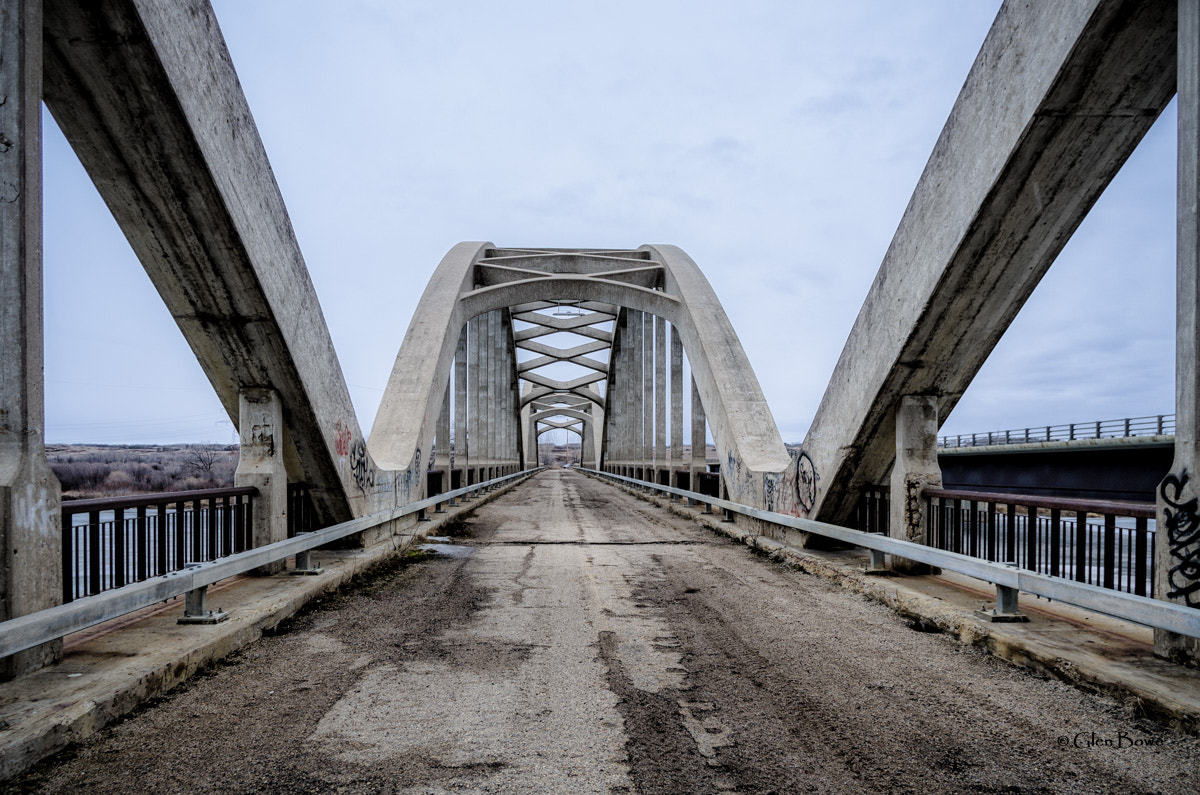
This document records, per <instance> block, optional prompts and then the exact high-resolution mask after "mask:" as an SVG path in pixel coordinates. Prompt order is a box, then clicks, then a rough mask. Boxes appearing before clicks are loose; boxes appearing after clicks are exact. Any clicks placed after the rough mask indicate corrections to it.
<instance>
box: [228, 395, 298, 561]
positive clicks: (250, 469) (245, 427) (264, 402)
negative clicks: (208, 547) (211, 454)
mask: <svg viewBox="0 0 1200 795" xmlns="http://www.w3.org/2000/svg"><path fill="white" fill-rule="evenodd" d="M238 414H239V416H238V436H239V444H240V447H239V452H238V465H237V471H236V472H235V473H234V476H233V482H234V484H235V485H238V486H253V487H254V488H256V489H258V496H256V497H255V498H254V526H253V528H251V534H252V538H251V543H253V544H254V546H255V547H256V548H257V547H261V546H266V545H267V544H273V543H275V542H276V541H283V540H285V539H286V538H287V504H288V499H287V497H288V478H287V468H286V467H285V466H284V462H283V451H284V450H285V449H286V447H287V438H286V431H285V429H284V424H283V402H282V401H281V400H280V399H279V394H278V393H277V392H275V390H274V389H270V388H267V387H249V388H246V389H242V390H241V392H239V393H238ZM282 570H283V562H282V561H278V562H276V563H271V564H268V565H266V566H262V567H260V568H258V569H256V570H255V571H254V573H255V574H274V573H275V572H278V571H282Z"/></svg>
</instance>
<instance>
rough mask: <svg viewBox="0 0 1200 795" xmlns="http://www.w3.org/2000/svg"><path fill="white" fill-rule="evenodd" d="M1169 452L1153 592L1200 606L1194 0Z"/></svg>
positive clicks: (1182, 72) (1181, 56)
mask: <svg viewBox="0 0 1200 795" xmlns="http://www.w3.org/2000/svg"><path fill="white" fill-rule="evenodd" d="M1178 61H1179V72H1178V78H1177V79H1178V89H1179V131H1178V135H1179V150H1178V151H1179V155H1178V157H1179V161H1178V165H1177V168H1178V181H1177V190H1178V194H1177V197H1176V230H1177V231H1176V236H1175V237H1176V246H1177V248H1176V255H1175V256H1176V275H1175V460H1174V462H1173V463H1172V464H1171V472H1170V474H1168V475H1167V476H1166V477H1165V478H1164V479H1163V481H1162V483H1161V484H1159V487H1158V517H1157V527H1158V538H1157V543H1156V545H1155V546H1156V551H1155V560H1154V595H1155V597H1157V598H1159V599H1165V600H1168V601H1171V602H1175V603H1177V604H1182V605H1188V606H1190V607H1200V511H1198V510H1197V507H1196V506H1197V500H1200V429H1198V428H1197V424H1198V423H1200V384H1198V383H1197V378H1198V375H1200V206H1198V205H1200V5H1198V4H1197V3H1195V2H1194V0H1179V49H1178ZM1154 653H1155V654H1157V655H1159V656H1161V657H1166V658H1168V659H1172V660H1179V661H1181V662H1183V661H1191V662H1196V661H1198V660H1200V640H1197V639H1195V638H1189V637H1187V636H1185V635H1178V634H1176V633H1174V632H1167V631H1165V630H1161V629H1156V630H1155V631H1154Z"/></svg>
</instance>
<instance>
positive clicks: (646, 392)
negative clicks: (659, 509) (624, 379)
mask: <svg viewBox="0 0 1200 795" xmlns="http://www.w3.org/2000/svg"><path fill="white" fill-rule="evenodd" d="M654 320H655V318H654V315H652V314H650V313H649V312H643V313H642V383H641V387H642V446H641V449H640V450H639V451H638V459H639V460H640V461H641V463H642V477H643V478H645V479H646V480H649V479H650V478H649V477H648V476H647V475H646V473H647V471H648V470H649V469H650V467H651V466H652V465H653V463H654Z"/></svg>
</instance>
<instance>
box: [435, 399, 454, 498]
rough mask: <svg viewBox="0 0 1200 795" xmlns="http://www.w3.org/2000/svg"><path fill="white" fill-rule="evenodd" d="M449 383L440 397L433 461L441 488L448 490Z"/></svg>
mask: <svg viewBox="0 0 1200 795" xmlns="http://www.w3.org/2000/svg"><path fill="white" fill-rule="evenodd" d="M450 390H451V384H450V382H449V381H447V382H446V389H445V390H444V395H445V396H444V397H443V398H442V412H441V414H439V415H438V426H437V442H436V447H435V448H434V449H435V450H437V459H436V460H435V461H434V462H433V468H434V469H436V470H438V471H439V472H441V473H442V490H443V491H449V490H450V400H451V394H452V393H451V391H450Z"/></svg>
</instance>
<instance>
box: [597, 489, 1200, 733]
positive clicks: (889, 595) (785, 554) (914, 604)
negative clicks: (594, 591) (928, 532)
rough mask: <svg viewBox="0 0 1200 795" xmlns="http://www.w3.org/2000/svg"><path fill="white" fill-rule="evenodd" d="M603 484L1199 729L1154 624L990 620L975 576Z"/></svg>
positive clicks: (1085, 617)
mask: <svg viewBox="0 0 1200 795" xmlns="http://www.w3.org/2000/svg"><path fill="white" fill-rule="evenodd" d="M585 474H586V473H585ZM591 477H596V476H595V475H591ZM606 482H608V483H610V484H611V485H613V486H615V487H617V488H620V489H623V490H624V491H626V492H628V493H630V494H633V495H635V496H637V497H640V498H641V499H643V500H645V501H647V502H650V503H652V504H655V505H658V506H659V507H661V508H665V509H667V510H669V511H671V512H672V513H675V514H677V515H679V516H683V517H686V518H689V519H692V520H694V521H696V522H699V523H700V524H702V525H704V526H705V527H707V528H709V529H710V530H712V531H713V532H716V533H719V534H721V535H724V536H727V537H729V538H731V539H733V540H735V541H740V542H741V543H743V544H746V545H747V546H749V547H751V548H753V549H757V550H760V551H762V552H764V553H766V554H767V555H768V556H770V557H771V558H773V559H776V560H780V561H783V562H786V563H787V564H789V565H792V566H795V567H797V568H798V569H801V570H802V571H805V572H807V573H809V574H814V575H817V576H820V577H823V578H825V579H828V580H831V581H833V582H835V583H837V584H838V585H839V586H841V587H843V588H845V589H847V590H850V591H854V592H856V593H860V594H862V595H864V596H865V597H867V598H869V599H872V600H874V601H877V602H880V603H881V604H884V605H886V606H888V607H889V608H891V609H892V610H894V611H896V612H897V613H898V614H899V615H901V616H902V617H904V618H907V619H910V620H911V621H913V622H914V624H916V625H918V626H919V628H920V629H922V630H923V631H934V630H936V631H939V632H942V633H945V634H947V635H950V636H952V637H954V638H956V639H957V640H958V641H959V642H961V643H964V644H967V645H971V646H976V647H979V648H981V649H984V650H986V651H987V652H989V653H990V654H992V655H994V656H996V657H999V658H1000V659H1003V660H1006V661H1008V662H1011V663H1013V664H1014V665H1017V666H1020V667H1022V668H1025V669H1027V670H1030V671H1033V672H1035V673H1037V674H1039V675H1042V676H1047V677H1053V678H1055V679H1058V680H1061V681H1063V682H1065V683H1067V684H1070V685H1073V686H1075V687H1078V688H1080V689H1081V690H1084V691H1087V692H1091V693H1098V694H1102V695H1105V696H1109V697H1111V698H1114V699H1116V700H1117V701H1119V702H1121V703H1122V704H1124V705H1125V706H1126V707H1127V708H1129V709H1130V710H1131V711H1132V712H1134V713H1135V714H1137V715H1138V716H1140V717H1147V718H1150V719H1152V720H1155V721H1157V722H1159V723H1163V724H1165V725H1167V726H1170V727H1171V728H1173V729H1175V730H1177V731H1181V732H1184V733H1187V734H1191V735H1200V671H1197V670H1196V669H1192V668H1186V667H1184V666H1181V665H1178V664H1175V663H1171V662H1168V661H1166V660H1162V659H1160V658H1157V657H1155V656H1154V654H1153V633H1152V630H1150V629H1149V628H1146V627H1141V626H1139V625H1135V624H1132V623H1131V622H1127V621H1122V620H1120V619H1114V618H1110V617H1108V616H1100V615H1098V614H1095V613H1089V612H1088V611H1085V610H1081V609H1077V608H1073V607H1070V606H1067V605H1058V604H1054V605H1051V604H1049V603H1048V602H1046V601H1044V600H1036V601H1035V600H1033V599H1030V598H1027V599H1025V600H1023V601H1022V604H1021V609H1022V611H1023V612H1026V613H1028V614H1029V615H1030V616H1031V622H1030V623H1028V624H993V623H990V622H987V621H984V620H983V619H980V618H978V617H976V616H975V615H974V613H975V610H976V609H977V608H978V607H980V604H981V602H983V601H988V600H990V599H992V598H994V597H993V595H992V594H990V593H989V588H988V586H987V585H986V584H982V583H976V582H975V581H973V580H971V579H970V578H967V577H959V576H957V575H938V576H929V575H926V576H904V577H880V576H878V575H871V574H867V573H866V572H865V566H864V563H865V560H866V556H865V554H863V553H861V551H859V552H854V551H851V552H846V551H839V552H826V551H823V550H811V549H802V548H800V547H799V546H798V545H797V543H789V540H792V539H791V536H793V535H794V536H795V539H794V541H795V542H798V541H799V538H800V536H801V534H800V533H799V532H798V531H792V530H790V529H789V528H778V530H779V531H780V535H781V536H782V537H783V540H780V539H778V538H771V537H768V536H764V535H757V534H754V533H751V532H748V531H747V530H746V529H745V528H744V527H741V526H739V525H738V524H736V523H733V522H725V521H722V520H721V518H720V516H719V515H717V514H705V513H703V511H702V509H701V508H699V507H696V508H690V507H687V506H685V505H683V504H682V503H679V502H675V501H672V500H668V499H666V498H663V497H660V496H655V495H650V494H647V493H645V492H643V491H640V490H638V489H636V488H633V487H630V486H627V485H625V484H619V483H613V482H612V481H606Z"/></svg>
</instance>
